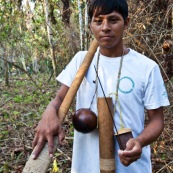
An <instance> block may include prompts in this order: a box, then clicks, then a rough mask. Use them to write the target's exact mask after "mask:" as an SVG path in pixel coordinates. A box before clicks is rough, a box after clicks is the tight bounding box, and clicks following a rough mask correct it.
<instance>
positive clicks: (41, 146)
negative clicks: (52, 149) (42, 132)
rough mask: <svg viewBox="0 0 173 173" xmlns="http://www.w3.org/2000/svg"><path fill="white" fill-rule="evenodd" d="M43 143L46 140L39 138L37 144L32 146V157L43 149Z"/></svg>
mask: <svg viewBox="0 0 173 173" xmlns="http://www.w3.org/2000/svg"><path fill="white" fill-rule="evenodd" d="M45 143H46V141H45V140H43V138H40V139H39V141H38V143H37V145H36V146H35V148H34V152H33V154H32V158H33V159H36V158H37V157H38V155H39V154H40V152H41V150H42V149H43V147H44V145H45Z"/></svg>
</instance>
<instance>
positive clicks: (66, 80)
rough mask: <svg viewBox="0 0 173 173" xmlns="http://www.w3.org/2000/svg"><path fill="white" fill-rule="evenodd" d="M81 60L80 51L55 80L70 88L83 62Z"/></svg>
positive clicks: (81, 54)
mask: <svg viewBox="0 0 173 173" xmlns="http://www.w3.org/2000/svg"><path fill="white" fill-rule="evenodd" d="M83 58H84V56H83V53H82V52H81V51H80V52H78V53H77V54H76V55H75V56H74V57H73V59H72V60H71V61H70V62H69V64H68V65H67V66H66V67H65V68H64V69H63V71H62V72H61V73H60V74H59V75H58V76H57V78H56V80H58V81H59V82H61V83H63V84H65V85H66V86H68V87H70V86H71V84H72V82H73V79H74V78H75V76H76V73H77V71H78V69H79V67H80V65H81V63H82V61H83Z"/></svg>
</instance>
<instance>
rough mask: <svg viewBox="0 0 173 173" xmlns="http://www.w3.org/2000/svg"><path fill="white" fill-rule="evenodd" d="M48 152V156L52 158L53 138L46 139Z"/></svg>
mask: <svg viewBox="0 0 173 173" xmlns="http://www.w3.org/2000/svg"><path fill="white" fill-rule="evenodd" d="M48 150H49V156H50V157H51V158H52V157H53V154H54V140H53V136H50V137H48Z"/></svg>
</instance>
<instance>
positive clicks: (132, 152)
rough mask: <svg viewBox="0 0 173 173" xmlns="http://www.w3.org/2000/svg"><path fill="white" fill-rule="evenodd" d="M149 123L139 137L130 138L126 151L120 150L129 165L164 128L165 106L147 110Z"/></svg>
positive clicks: (122, 157)
mask: <svg viewBox="0 0 173 173" xmlns="http://www.w3.org/2000/svg"><path fill="white" fill-rule="evenodd" d="M147 113H148V117H149V123H148V124H147V126H146V127H145V129H144V130H143V132H142V133H141V134H140V135H139V136H138V137H137V138H132V139H130V140H129V141H128V142H127V144H126V149H125V151H119V157H120V160H121V162H122V163H123V164H124V165H125V166H128V165H130V164H131V163H132V162H134V161H136V160H137V159H139V158H140V156H141V153H142V148H143V147H144V146H146V145H148V144H151V143H152V142H154V141H155V140H156V139H157V138H158V137H159V135H160V134H161V133H162V131H163V129H164V117H163V108H162V107H160V108H158V109H154V110H147Z"/></svg>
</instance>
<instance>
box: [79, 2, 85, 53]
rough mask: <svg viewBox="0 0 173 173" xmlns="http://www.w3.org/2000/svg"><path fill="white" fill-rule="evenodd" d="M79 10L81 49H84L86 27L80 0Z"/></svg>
mask: <svg viewBox="0 0 173 173" xmlns="http://www.w3.org/2000/svg"><path fill="white" fill-rule="evenodd" d="M78 11H79V29H80V47H81V50H84V44H83V36H84V28H83V19H82V7H81V1H80V0H78Z"/></svg>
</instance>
